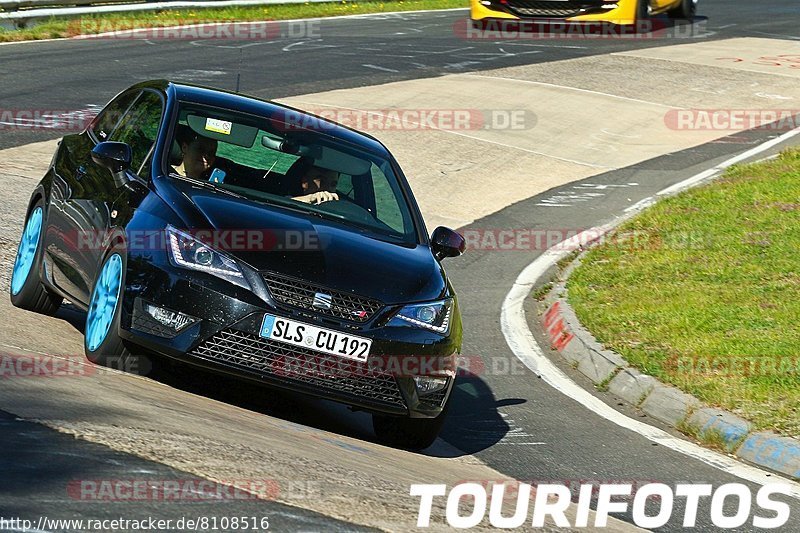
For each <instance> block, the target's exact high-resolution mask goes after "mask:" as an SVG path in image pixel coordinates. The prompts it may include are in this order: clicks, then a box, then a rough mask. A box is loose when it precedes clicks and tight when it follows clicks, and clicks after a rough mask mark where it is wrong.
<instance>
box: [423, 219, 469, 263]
mask: <svg viewBox="0 0 800 533" xmlns="http://www.w3.org/2000/svg"><path fill="white" fill-rule="evenodd" d="M431 249H432V250H433V254H434V255H435V256H436V259H438V260H439V261H441V260H442V259H444V258H445V257H458V256H459V255H461V254H463V253H464V250H466V249H467V241H465V240H464V237H462V236H461V235H460V234H459V233H456V232H455V231H453V230H451V229H450V228H445V227H444V226H439V227H438V228H436V229H435V230H433V234H432V235H431Z"/></svg>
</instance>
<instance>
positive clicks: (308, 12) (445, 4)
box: [0, 0, 467, 42]
mask: <svg viewBox="0 0 800 533" xmlns="http://www.w3.org/2000/svg"><path fill="white" fill-rule="evenodd" d="M466 5H467V4H466V3H465V2H464V0H386V1H383V2H377V1H366V2H357V1H351V2H347V1H341V2H326V3H307V4H282V5H272V6H247V7H227V8H202V9H177V10H163V11H139V12H131V13H108V14H98V15H84V16H80V17H69V18H66V17H58V18H56V17H52V18H50V19H42V20H38V21H36V23H35V25H33V24H32V25H31V27H28V28H25V27H23V28H18V29H14V30H4V29H2V28H0V42H9V41H28V40H39V39H58V38H64V37H74V36H75V35H76V34H78V33H79V34H81V35H86V34H93V33H103V32H107V31H120V30H128V29H135V28H151V27H167V26H176V25H184V24H200V23H207V22H248V21H250V22H252V21H270V20H275V21H278V20H288V19H302V18H313V17H334V16H337V15H359V14H366V13H385V12H388V11H416V10H424V9H449V8H457V7H466Z"/></svg>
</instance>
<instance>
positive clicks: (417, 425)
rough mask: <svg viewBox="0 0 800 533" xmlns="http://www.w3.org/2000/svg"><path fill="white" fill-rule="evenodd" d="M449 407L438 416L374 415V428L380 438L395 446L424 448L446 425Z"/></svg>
mask: <svg viewBox="0 0 800 533" xmlns="http://www.w3.org/2000/svg"><path fill="white" fill-rule="evenodd" d="M446 416H447V407H446V406H445V408H444V410H442V413H441V414H440V415H439V416H437V417H436V418H408V417H405V416H391V415H380V414H373V415H372V429H373V430H374V431H375V435H376V436H377V437H378V439H379V440H380V441H381V442H383V443H385V444H388V445H389V446H393V447H395V448H403V449H407V450H415V451H416V450H424V449H425V448H427V447H428V446H430V445H431V444H433V442H434V441H435V440H436V437H437V436H439V432H440V431H441V429H442V426H443V425H444V421H445V417H446Z"/></svg>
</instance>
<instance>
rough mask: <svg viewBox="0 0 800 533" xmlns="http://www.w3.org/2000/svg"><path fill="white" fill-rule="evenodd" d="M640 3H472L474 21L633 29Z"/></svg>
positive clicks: (488, 0) (484, 0)
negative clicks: (600, 24) (600, 25)
mask: <svg viewBox="0 0 800 533" xmlns="http://www.w3.org/2000/svg"><path fill="white" fill-rule="evenodd" d="M639 1H640V0H617V1H616V2H614V1H611V2H593V1H592V0H586V1H581V0H575V1H574V2H570V3H567V2H554V1H549V2H548V1H544V2H539V1H534V0H470V18H471V19H472V20H474V21H488V20H522V21H537V22H552V23H564V22H568V23H577V24H580V23H597V22H602V23H608V24H615V25H621V26H629V25H634V24H636V8H637V4H638V2H639ZM603 6H613V7H609V8H604V7H603Z"/></svg>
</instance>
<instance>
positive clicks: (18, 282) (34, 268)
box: [11, 200, 64, 315]
mask: <svg viewBox="0 0 800 533" xmlns="http://www.w3.org/2000/svg"><path fill="white" fill-rule="evenodd" d="M43 230H44V202H42V200H39V201H38V202H36V205H34V207H33V209H31V212H30V214H29V215H28V219H27V220H26V221H25V229H24V230H23V231H22V237H20V240H19V247H18V248H17V256H16V258H15V259H14V267H13V271H12V274H11V303H12V304H13V305H15V306H16V307H19V308H22V309H27V310H28V311H33V312H35V313H42V314H45V315H52V314H53V313H55V312H56V311H57V310H58V308H59V307H60V306H61V303H62V302H63V301H64V299H63V298H62V297H61V296H58V295H55V294H51V293H50V292H48V291H47V289H46V288H45V286H44V285H43V284H42V281H41V268H42V256H43V255H44V253H43V247H42V244H41V243H42V240H43V236H44V231H43Z"/></svg>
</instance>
